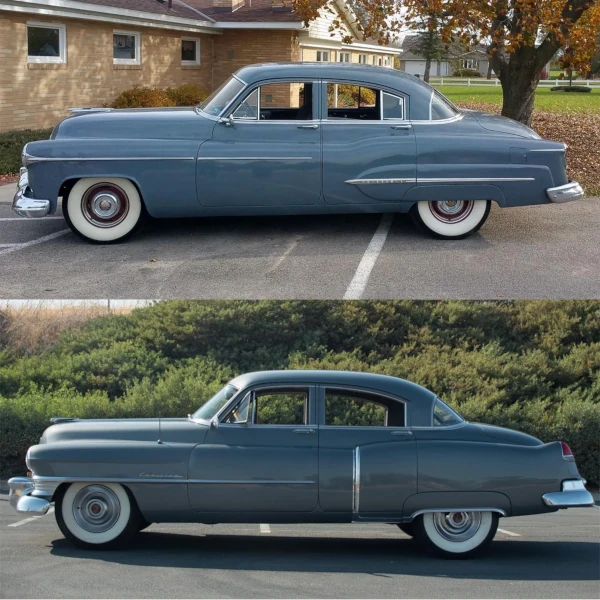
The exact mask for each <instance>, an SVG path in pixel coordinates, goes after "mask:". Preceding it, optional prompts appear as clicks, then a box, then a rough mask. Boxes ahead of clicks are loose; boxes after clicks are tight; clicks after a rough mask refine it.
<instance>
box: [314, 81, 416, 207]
mask: <svg viewBox="0 0 600 600" xmlns="http://www.w3.org/2000/svg"><path fill="white" fill-rule="evenodd" d="M321 89H322V92H321V106H322V112H323V119H322V121H321V126H322V128H323V195H324V198H325V202H326V203H327V204H336V205H339V204H373V203H380V204H381V203H390V204H392V203H396V202H401V201H402V198H403V197H404V194H405V193H406V191H407V190H408V189H410V188H411V187H413V186H415V185H416V177H417V158H416V157H417V145H416V141H415V134H414V131H413V128H412V125H411V123H410V121H409V120H408V119H407V115H408V101H409V99H408V97H407V96H404V95H402V94H400V93H398V92H395V93H392V92H390V91H389V90H382V89H378V88H375V87H372V86H368V85H367V84H364V83H360V82H343V81H339V82H331V81H330V82H323V83H322V88H321Z"/></svg>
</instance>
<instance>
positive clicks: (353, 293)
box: [344, 213, 394, 300]
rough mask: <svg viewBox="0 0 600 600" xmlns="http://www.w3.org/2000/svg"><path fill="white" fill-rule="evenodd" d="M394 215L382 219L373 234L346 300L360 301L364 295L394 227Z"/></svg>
mask: <svg viewBox="0 0 600 600" xmlns="http://www.w3.org/2000/svg"><path fill="white" fill-rule="evenodd" d="M393 220H394V215H393V214H392V213H386V214H384V215H383V217H382V218H381V222H380V223H379V227H378V228H377V231H376V232H375V233H374V234H373V237H372V239H371V242H370V243H369V245H368V246H367V249H366V250H365V253H364V254H363V257H362V259H361V261H360V263H359V265H358V268H357V269H356V273H354V277H353V278H352V281H351V282H350V285H349V286H348V289H347V290H346V293H345V294H344V300H358V299H359V298H360V297H361V296H362V295H363V293H364V291H365V288H366V287H367V283H368V281H369V277H370V275H371V271H372V270H373V267H374V266H375V263H376V262H377V257H378V256H379V253H380V252H381V250H382V248H383V245H384V244H385V240H386V238H387V236H388V233H389V231H390V227H391V226H392V221H393Z"/></svg>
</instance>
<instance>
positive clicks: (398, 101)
mask: <svg viewBox="0 0 600 600" xmlns="http://www.w3.org/2000/svg"><path fill="white" fill-rule="evenodd" d="M381 96H382V115H383V118H384V119H404V99H403V98H400V97H399V96H394V95H393V94H388V93H387V92H382V93H381Z"/></svg>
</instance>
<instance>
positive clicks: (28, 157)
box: [23, 153, 196, 165]
mask: <svg viewBox="0 0 600 600" xmlns="http://www.w3.org/2000/svg"><path fill="white" fill-rule="evenodd" d="M23 160H24V161H25V164H27V165H30V164H33V163H38V162H85V161H105V160H196V157H195V156H116V157H110V156H104V157H93V156H92V157H85V158H81V157H63V158H58V157H46V156H33V155H31V154H26V153H24V154H23Z"/></svg>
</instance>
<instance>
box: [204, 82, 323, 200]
mask: <svg viewBox="0 0 600 600" xmlns="http://www.w3.org/2000/svg"><path fill="white" fill-rule="evenodd" d="M318 96H319V86H318V85H316V84H313V83H312V82H300V81H289V82H270V83H268V82H265V83H263V84H261V85H260V86H258V87H254V88H253V89H251V90H249V91H248V93H247V94H246V95H245V96H244V97H243V100H241V101H240V102H239V103H238V104H237V105H236V106H235V107H234V108H233V109H232V110H231V111H230V112H229V113H228V115H224V117H227V118H228V120H226V121H222V122H219V123H217V124H216V125H215V128H214V130H213V135H212V139H210V140H209V141H207V142H205V143H204V144H202V146H201V147H200V150H199V153H198V160H197V171H196V186H197V192H198V200H199V201H200V204H202V205H203V206H206V207H245V206H247V207H260V206H265V207H272V206H304V205H312V204H317V203H318V202H319V201H320V200H321V131H320V124H319V121H318V115H317V114H316V111H318V106H319V103H318V100H317V99H318Z"/></svg>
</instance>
